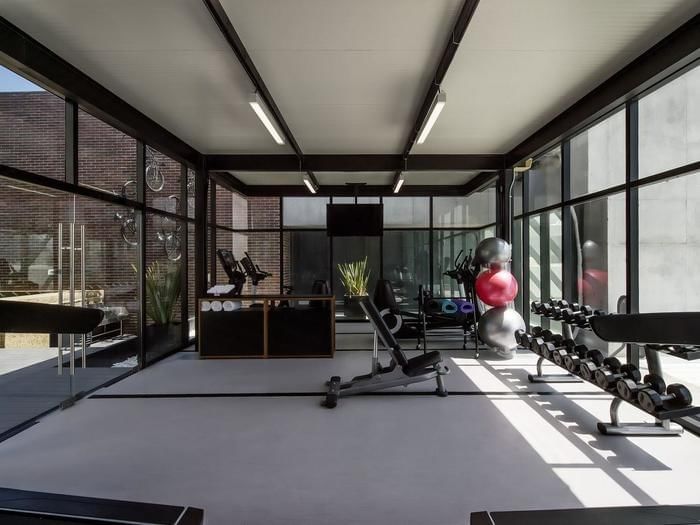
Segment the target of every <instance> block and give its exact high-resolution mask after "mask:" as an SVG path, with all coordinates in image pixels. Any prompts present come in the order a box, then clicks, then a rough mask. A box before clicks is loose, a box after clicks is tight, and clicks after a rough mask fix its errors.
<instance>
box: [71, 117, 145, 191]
mask: <svg viewBox="0 0 700 525" xmlns="http://www.w3.org/2000/svg"><path fill="white" fill-rule="evenodd" d="M78 173H79V180H80V184H81V185H82V186H87V187H89V188H93V189H97V190H101V191H106V192H109V193H114V194H117V195H122V196H124V197H126V198H128V199H132V200H135V199H136V139H134V138H132V137H130V136H129V135H125V134H124V133H122V132H121V131H119V130H117V129H115V128H113V127H112V126H110V125H109V124H105V123H104V122H102V121H101V120H100V119H98V118H95V117H93V116H92V115H90V114H89V113H86V112H85V111H83V110H80V111H78Z"/></svg>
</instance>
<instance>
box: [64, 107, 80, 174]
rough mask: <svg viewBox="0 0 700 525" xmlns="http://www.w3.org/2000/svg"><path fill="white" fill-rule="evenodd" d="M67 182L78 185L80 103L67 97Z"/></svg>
mask: <svg viewBox="0 0 700 525" xmlns="http://www.w3.org/2000/svg"><path fill="white" fill-rule="evenodd" d="M65 130H66V165H65V167H66V182H68V183H70V184H75V185H76V186H77V185H78V105H77V104H76V103H75V102H73V101H72V100H68V99H66V118H65Z"/></svg>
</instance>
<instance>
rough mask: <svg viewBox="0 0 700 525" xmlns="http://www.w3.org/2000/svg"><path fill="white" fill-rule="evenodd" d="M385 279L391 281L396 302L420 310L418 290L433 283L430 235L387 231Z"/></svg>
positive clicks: (385, 237)
mask: <svg viewBox="0 0 700 525" xmlns="http://www.w3.org/2000/svg"><path fill="white" fill-rule="evenodd" d="M383 248H384V265H383V270H384V279H388V280H390V281H391V284H392V285H393V288H394V293H395V295H396V302H397V303H399V304H401V305H402V307H407V308H410V309H412V308H416V301H415V298H416V297H418V286H419V285H421V284H423V285H426V284H427V283H429V282H430V232H429V231H424V230H407V231H398V230H397V231H385V232H384V238H383Z"/></svg>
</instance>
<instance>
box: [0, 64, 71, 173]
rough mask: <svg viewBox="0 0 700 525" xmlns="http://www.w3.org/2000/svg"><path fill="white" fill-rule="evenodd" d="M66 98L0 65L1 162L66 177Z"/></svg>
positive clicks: (1, 163) (17, 167)
mask: <svg viewBox="0 0 700 525" xmlns="http://www.w3.org/2000/svg"><path fill="white" fill-rule="evenodd" d="M65 114H66V110H65V101H64V100H63V99H62V98H59V97H57V96H55V95H53V94H52V93H49V92H48V91H45V90H44V89H42V88H40V87H39V86H37V85H36V84H33V83H32V82H29V81H28V80H25V79H24V78H23V77H21V76H19V75H17V74H16V73H14V72H12V71H10V70H9V69H6V68H4V67H2V66H0V130H1V131H0V165H4V166H10V167H12V168H16V169H20V170H23V171H28V172H30V173H36V174H37V175H42V176H44V177H49V178H52V179H59V180H64V179H65V160H66V139H65Z"/></svg>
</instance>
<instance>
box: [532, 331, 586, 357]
mask: <svg viewBox="0 0 700 525" xmlns="http://www.w3.org/2000/svg"><path fill="white" fill-rule="evenodd" d="M575 344H576V343H574V341H573V339H564V336H561V335H559V334H555V335H553V336H552V338H551V339H550V340H549V341H545V342H543V343H542V344H541V345H539V347H538V352H537V353H538V354H540V355H541V356H542V357H544V358H545V359H549V360H550V361H552V360H554V356H555V353H556V352H557V351H558V350H561V349H564V350H566V349H567V348H568V347H571V348H573V347H574V345H575Z"/></svg>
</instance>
